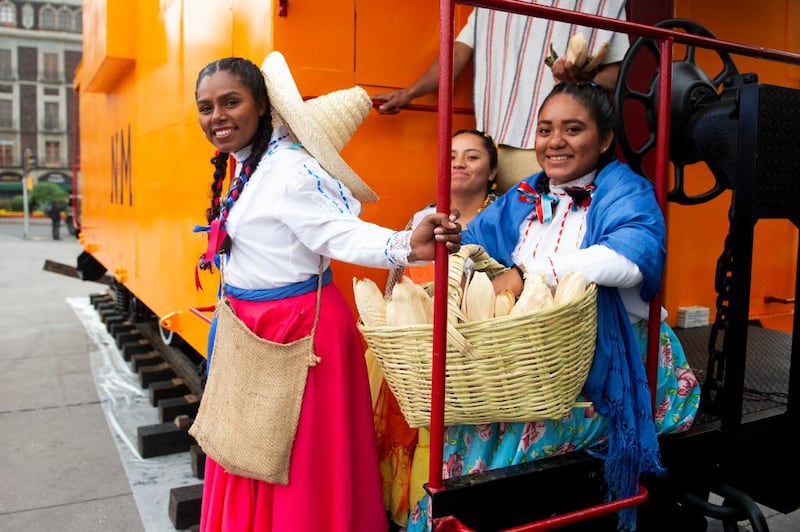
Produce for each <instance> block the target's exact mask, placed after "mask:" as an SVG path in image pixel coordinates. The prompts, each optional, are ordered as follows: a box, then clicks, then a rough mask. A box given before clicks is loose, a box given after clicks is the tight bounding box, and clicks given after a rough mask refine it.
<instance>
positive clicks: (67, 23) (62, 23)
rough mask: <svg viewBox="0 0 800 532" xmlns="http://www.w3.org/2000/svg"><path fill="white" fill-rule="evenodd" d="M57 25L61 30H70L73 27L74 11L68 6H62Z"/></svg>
mask: <svg viewBox="0 0 800 532" xmlns="http://www.w3.org/2000/svg"><path fill="white" fill-rule="evenodd" d="M57 27H58V29H60V30H61V31H70V30H71V29H72V11H70V10H69V8H68V7H62V8H61V9H59V10H58V19H57Z"/></svg>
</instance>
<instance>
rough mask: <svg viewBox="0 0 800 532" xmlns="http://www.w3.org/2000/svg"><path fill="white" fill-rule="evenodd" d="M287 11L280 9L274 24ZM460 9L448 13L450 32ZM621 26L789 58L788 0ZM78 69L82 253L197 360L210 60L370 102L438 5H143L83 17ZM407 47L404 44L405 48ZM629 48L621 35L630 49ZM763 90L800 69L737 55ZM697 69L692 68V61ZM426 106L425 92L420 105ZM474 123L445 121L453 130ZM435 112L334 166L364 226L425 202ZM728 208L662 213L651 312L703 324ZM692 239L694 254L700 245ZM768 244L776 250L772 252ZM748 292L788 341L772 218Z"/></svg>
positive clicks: (787, 279) (391, 119) (640, 13)
mask: <svg viewBox="0 0 800 532" xmlns="http://www.w3.org/2000/svg"><path fill="white" fill-rule="evenodd" d="M282 9H285V12H282ZM470 9H471V7H469V6H463V5H458V6H457V7H456V17H455V26H456V28H458V27H460V25H461V24H463V22H464V21H465V19H466V16H467V14H468V12H469V10H470ZM628 9H629V19H630V20H632V21H641V22H646V23H650V22H655V21H656V20H659V19H662V18H670V17H680V18H686V19H691V20H693V21H696V22H697V23H698V24H700V25H702V26H704V27H706V28H709V29H710V30H711V31H713V32H714V34H716V35H717V36H718V37H719V38H720V39H725V40H730V41H734V42H746V43H748V44H752V45H755V46H763V47H766V48H774V49H779V50H788V51H797V50H798V46H800V45H799V44H798V40H799V39H800V37H798V36H799V35H800V13H798V9H800V8H798V6H797V3H796V2H793V1H791V0H766V1H765V2H759V3H757V4H753V3H751V2H748V1H746V0H735V1H733V2H723V1H698V0H694V1H689V0H685V1H680V0H676V1H675V2H669V1H664V2H649V1H647V2H643V1H639V2H637V1H635V0H631V1H630V2H629V8H628ZM84 17H85V24H84V28H85V31H84V46H83V61H82V63H81V65H80V67H79V70H78V72H77V75H76V81H75V88H76V91H77V92H78V94H79V110H80V180H81V183H80V189H81V198H82V205H81V217H80V220H81V227H80V230H81V235H80V238H81V244H82V245H83V247H84V249H85V250H86V251H87V252H89V253H90V254H91V255H92V256H93V257H94V258H95V259H97V260H98V261H99V262H100V263H101V264H102V265H103V266H104V267H105V268H107V269H108V271H109V272H111V273H113V275H114V277H115V278H116V280H117V281H119V282H120V283H121V284H122V285H124V286H125V287H126V288H127V289H128V290H130V292H131V293H132V294H133V295H135V297H137V298H138V299H139V300H141V301H142V302H143V303H145V304H146V305H147V306H148V307H149V308H150V309H151V310H152V311H153V312H154V313H155V314H157V315H159V316H164V315H167V314H169V313H173V312H177V313H176V314H173V317H174V320H173V327H174V329H175V331H176V332H178V334H180V336H181V337H182V338H184V339H185V340H187V341H188V342H189V343H190V344H191V345H192V346H194V347H195V348H197V349H198V351H200V352H203V345H204V342H205V336H206V328H207V326H206V324H205V323H204V322H203V320H200V319H198V318H196V317H192V316H190V315H188V314H187V313H186V309H189V308H192V307H202V306H206V305H209V304H212V303H213V301H214V296H215V292H214V287H215V284H216V281H215V280H214V279H213V278H211V277H206V278H203V285H204V286H205V287H206V289H205V291H202V292H198V291H197V290H196V289H195V287H194V279H193V268H194V262H195V259H196V257H197V256H198V255H199V253H200V252H201V251H202V249H201V248H203V243H202V242H201V240H200V238H199V237H196V236H195V235H193V234H192V233H191V228H192V226H193V224H195V223H201V222H203V212H204V209H205V208H206V203H207V200H208V195H207V185H208V183H210V178H211V177H210V176H211V171H210V168H211V167H210V164H209V163H208V160H209V159H210V157H211V155H212V152H211V150H210V149H209V146H208V145H207V142H206V141H205V139H204V138H203V136H202V133H201V131H200V129H199V127H198V126H197V116H196V111H195V106H194V100H193V96H194V83H195V78H196V74H197V72H198V71H199V69H200V68H201V67H202V66H203V65H205V64H206V63H207V62H209V61H211V60H212V59H214V58H217V57H223V56H227V55H240V56H244V57H248V58H251V59H253V60H254V61H256V62H260V60H261V59H263V58H264V57H265V56H266V54H267V53H268V52H269V51H270V50H273V49H277V50H281V51H282V52H283V53H284V55H285V56H286V57H287V60H288V62H289V64H290V66H291V67H292V69H293V72H294V75H295V77H296V79H297V83H298V86H299V87H300V90H301V91H303V93H304V94H306V95H309V96H311V95H316V94H322V93H325V92H327V91H330V90H334V89H337V88H344V87H349V86H352V85H356V84H358V85H361V86H363V87H364V88H366V90H367V91H368V92H369V93H370V94H377V93H379V92H382V91H386V90H390V89H393V88H397V87H403V86H406V85H407V84H409V83H410V82H411V81H413V80H414V79H415V76H416V75H417V74H418V73H419V72H421V71H422V70H423V69H424V68H425V67H426V66H427V65H428V64H429V63H430V61H431V60H432V59H433V58H434V57H435V56H436V54H437V53H438V5H437V3H436V2H430V1H428V0H410V1H408V2H403V3H402V6H398V5H397V4H396V3H393V4H390V3H386V2H373V1H358V0H356V1H351V2H340V1H330V2H302V1H293V2H281V1H277V0H276V1H275V2H256V1H239V0H236V1H234V0H231V1H223V2H219V1H214V2H211V1H208V2H186V1H181V0H171V1H163V0H162V1H158V2H156V1H154V0H153V1H140V2H135V3H130V2H104V1H92V0H87V1H86V2H85V4H84ZM411 35H413V36H414V37H413V38H410V37H409V36H411ZM632 39H633V37H632ZM734 60H735V61H736V63H737V65H738V66H739V70H740V71H743V72H747V71H756V72H758V74H759V79H760V80H761V81H762V82H766V83H772V84H776V85H781V86H787V87H797V86H798V85H800V67H798V66H796V65H787V64H784V63H777V62H772V61H764V60H759V59H753V58H750V57H738V56H734ZM699 62H700V64H701V66H702V58H701V60H700V61H699ZM470 77H471V76H470V73H469V72H465V73H464V75H462V76H461V78H460V79H459V80H458V81H457V84H456V86H455V90H454V105H455V106H457V107H466V108H469V107H471V93H470V92H471V86H470V83H469V80H470ZM415 103H422V104H429V105H430V106H431V107H432V108H435V104H436V98H435V95H432V96H428V97H425V98H423V99H420V100H419V101H418V102H415ZM470 125H471V118H470V117H469V116H468V115H463V114H456V115H455V116H454V119H453V126H454V128H457V127H468V126H470ZM436 128H437V121H436V114H435V112H426V111H404V112H402V113H400V115H397V116H381V115H378V114H377V112H374V113H373V114H372V115H371V116H370V117H368V119H367V120H366V122H365V123H364V124H363V125H362V126H361V128H360V129H359V130H358V131H357V132H356V134H355V135H354V137H353V139H352V140H351V142H350V143H349V144H348V145H347V146H346V147H345V149H344V152H343V153H344V156H345V157H346V158H347V160H348V161H349V162H350V163H351V165H352V166H353V167H354V168H355V169H356V171H358V172H359V174H360V175H361V176H362V177H363V178H364V179H365V180H366V181H367V182H368V183H369V184H370V186H371V187H372V188H373V189H374V190H375V191H376V192H377V193H378V195H379V196H380V198H381V200H380V201H379V202H377V203H374V204H367V205H366V206H365V209H364V213H363V217H364V218H365V219H367V220H370V221H376V222H379V223H381V224H384V225H388V226H393V227H397V228H402V227H403V225H404V224H405V222H406V220H407V219H408V216H409V215H410V213H411V212H413V211H414V210H415V208H416V206H421V205H425V204H426V203H428V202H429V201H431V200H432V199H433V198H434V197H435V188H436ZM709 179H711V176H710V173H709V171H708V169H707V168H705V167H704V166H703V165H702V164H699V165H693V166H690V167H688V168H687V176H686V182H687V187H689V188H692V189H696V190H704V188H705V187H707V186H708V181H709ZM727 199H728V198H727V197H726V194H723V195H722V196H721V197H719V198H717V199H715V200H713V201H711V202H709V203H707V204H706V205H703V206H702V207H684V206H680V205H674V204H670V205H669V208H668V213H667V216H668V221H669V242H668V249H669V255H668V266H667V273H666V282H665V289H664V293H663V297H664V304H665V306H666V308H667V310H668V311H669V314H670V318H669V321H670V324H672V325H675V324H676V320H677V318H678V313H679V309H680V308H681V307H695V306H700V307H705V308H707V309H710V314H711V316H712V317H713V312H714V307H715V294H714V291H713V286H714V282H713V275H714V268H713V267H709V265H713V264H715V261H716V259H717V256H718V254H719V253H720V250H721V246H722V242H723V239H724V236H725V234H726V231H727V222H726V214H725V211H726V209H727V205H728V202H727ZM697 242H703V245H697ZM776 242H779V243H780V244H779V245H775V243H776ZM757 245H758V248H759V249H761V248H763V249H764V250H765V251H764V252H757V253H756V255H757V262H756V264H755V265H754V268H753V277H754V278H756V279H758V283H757V285H756V287H755V288H756V289H755V290H754V291H753V294H752V301H751V314H752V317H753V318H754V319H760V320H762V321H763V322H765V323H770V324H774V326H775V327H778V328H782V329H784V330H788V329H789V328H790V326H791V319H792V314H793V308H792V306H791V305H787V304H786V303H785V301H786V300H788V299H791V294H793V292H794V279H793V275H792V272H793V271H794V267H793V266H794V265H795V264H796V261H797V232H796V230H794V228H792V227H791V224H787V223H783V222H772V221H769V222H767V223H765V224H763V226H762V225H761V224H760V225H759V227H758V228H757ZM334 271H335V272H336V273H337V275H336V279H337V282H340V283H344V286H343V288H344V290H343V291H344V292H345V293H346V294H349V293H350V290H349V289H348V287H349V283H350V279H351V278H352V277H353V276H354V275H358V276H370V277H372V278H374V279H376V281H379V282H380V280H381V279H382V278H383V276H385V272H381V271H378V270H371V271H367V270H365V269H360V268H357V267H352V266H350V265H344V264H339V265H336V267H335V269H334Z"/></svg>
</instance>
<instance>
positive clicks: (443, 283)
mask: <svg viewBox="0 0 800 532" xmlns="http://www.w3.org/2000/svg"><path fill="white" fill-rule="evenodd" d="M454 4H455V2H454V1H453V0H440V2H439V25H440V28H441V31H440V32H439V112H438V119H439V134H438V149H439V151H438V157H437V162H438V165H437V167H438V180H437V184H436V210H437V211H439V212H450V131H451V130H452V127H453V126H452V124H453V114H452V113H453V10H454ZM447 278H448V256H447V248H446V247H445V246H444V245H443V244H438V245H437V246H436V263H435V265H434V277H433V280H434V308H433V353H432V356H433V359H432V371H431V451H430V452H431V454H430V462H429V465H430V470H429V478H428V487H429V488H430V489H431V490H439V489H441V488H442V442H443V433H444V386H445V378H444V375H445V364H446V362H447V281H448V279H447Z"/></svg>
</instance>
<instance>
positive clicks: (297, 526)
mask: <svg viewBox="0 0 800 532" xmlns="http://www.w3.org/2000/svg"><path fill="white" fill-rule="evenodd" d="M315 300H316V292H312V293H309V294H305V295H302V296H297V297H292V298H289V299H285V300H281V301H266V302H250V301H241V300H236V299H233V298H231V303H232V306H233V309H234V311H235V312H236V313H237V315H238V316H239V317H240V318H241V319H242V320H243V321H244V322H245V323H246V324H247V325H248V326H249V327H250V328H251V329H252V330H253V331H255V332H256V333H257V334H258V335H259V336H261V337H262V338H266V339H268V340H271V341H274V342H281V343H288V342H291V341H294V340H297V339H300V338H302V337H304V336H306V335H308V334H309V332H310V331H311V326H312V323H313V320H314V305H315ZM314 348H315V351H316V354H317V356H319V357H320V358H321V359H322V361H321V362H320V363H319V364H317V365H316V366H315V367H312V368H310V370H309V373H308V381H307V382H306V389H305V393H304V396H303V406H302V408H301V411H300V421H299V423H298V427H297V434H296V436H295V441H294V446H293V448H292V457H291V462H290V466H289V484H288V485H286V486H282V485H277V484H269V483H266V482H262V481H259V480H254V479H250V478H245V477H240V476H236V475H233V474H230V473H227V472H226V471H225V470H224V469H223V468H222V466H220V465H218V464H217V463H216V462H214V460H212V459H211V458H210V457H209V458H207V459H206V468H205V480H204V486H203V505H202V515H201V523H200V530H201V531H203V532H217V531H230V532H244V531H256V530H257V531H273V532H319V531H326V532H383V531H385V530H387V528H388V524H387V518H386V512H385V509H384V507H383V500H382V495H381V479H380V474H379V472H378V456H377V450H376V444H375V436H374V431H373V424H372V406H371V399H370V393H369V384H368V380H367V369H366V363H365V360H364V350H363V346H362V342H361V337H360V334H359V332H358V329H357V328H356V326H355V320H354V317H353V313H352V311H351V310H350V307H349V306H348V305H347V302H346V301H345V299H344V298H343V297H342V294H341V292H340V291H339V289H338V288H337V287H336V286H335V285H334V284H333V283H331V284H329V285H328V286H326V287H325V288H323V289H322V298H321V302H320V316H319V322H318V324H317V330H316V334H315V336H314ZM211 371H214V364H213V359H212V362H211Z"/></svg>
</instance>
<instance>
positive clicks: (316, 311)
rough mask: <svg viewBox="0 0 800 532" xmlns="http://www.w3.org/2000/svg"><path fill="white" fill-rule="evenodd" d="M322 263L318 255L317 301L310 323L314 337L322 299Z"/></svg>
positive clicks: (312, 336)
mask: <svg viewBox="0 0 800 532" xmlns="http://www.w3.org/2000/svg"><path fill="white" fill-rule="evenodd" d="M322 265H323V259H322V255H320V256H319V274H318V275H317V301H316V304H315V307H314V324H313V325H311V338H312V339H313V338H314V333H315V332H316V331H317V322H318V321H319V303H320V300H321V299H322V273H323V270H322ZM312 350H313V342H312Z"/></svg>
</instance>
